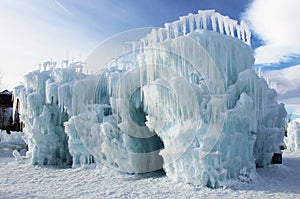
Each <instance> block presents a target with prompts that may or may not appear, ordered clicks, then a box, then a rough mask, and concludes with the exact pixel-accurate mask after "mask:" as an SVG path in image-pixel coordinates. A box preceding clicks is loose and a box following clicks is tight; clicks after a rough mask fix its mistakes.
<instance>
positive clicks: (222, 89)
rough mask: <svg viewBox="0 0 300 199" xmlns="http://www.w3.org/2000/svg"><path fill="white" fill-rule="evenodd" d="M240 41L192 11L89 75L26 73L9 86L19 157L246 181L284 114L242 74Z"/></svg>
mask: <svg viewBox="0 0 300 199" xmlns="http://www.w3.org/2000/svg"><path fill="white" fill-rule="evenodd" d="M250 35H251V34H250V31H249V28H248V26H247V25H246V24H245V23H244V22H241V23H240V24H238V22H237V21H235V20H231V19H229V18H228V17H224V16H222V15H220V14H219V13H216V12H214V11H213V10H210V11H199V13H198V14H194V15H193V14H189V15H187V16H183V17H180V19H179V20H178V21H175V22H172V23H167V24H165V27H164V28H160V29H153V31H152V32H151V33H149V34H148V35H147V36H146V37H144V38H141V39H139V40H137V41H134V42H131V43H132V46H131V47H130V50H129V51H126V52H124V53H123V54H121V55H118V56H115V58H114V60H113V61H112V62H111V63H110V64H109V65H108V66H107V68H106V69H105V70H102V71H101V72H100V73H98V74H97V75H88V74H84V73H83V72H82V63H80V62H78V63H73V64H71V65H70V66H68V67H66V68H55V64H54V65H51V63H48V69H46V70H43V71H34V72H31V73H29V74H28V75H26V76H25V85H24V86H19V87H16V88H15V93H16V97H17V98H19V99H20V100H21V103H22V107H21V111H22V112H21V116H22V120H23V121H24V122H25V123H26V129H25V131H26V134H25V140H26V142H27V143H28V146H29V151H28V153H27V157H28V158H31V160H32V163H33V164H58V165H61V164H71V162H72V164H73V167H77V166H81V165H86V164H90V163H93V162H96V163H101V164H105V165H106V166H109V167H112V168H114V169H118V170H120V171H124V172H128V173H144V172H151V171H155V170H158V169H161V168H162V169H163V170H164V171H165V172H166V174H167V176H168V177H170V178H172V179H175V180H180V181H185V182H188V183H193V184H195V185H205V186H209V187H218V186H219V185H220V184H221V183H222V181H223V180H226V179H238V178H242V179H245V178H248V177H249V173H250V171H251V170H252V169H254V168H255V167H256V166H265V165H268V164H270V163H271V159H272V156H273V154H274V153H275V152H280V150H279V144H280V143H281V142H282V140H283V132H284V130H283V127H284V124H285V117H286V111H285V109H284V105H283V104H278V103H277V100H276V92H275V90H272V89H269V88H268V85H267V84H266V82H265V81H264V80H263V79H261V78H259V77H258V76H257V75H256V73H255V72H254V71H253V70H252V69H251V68H252V66H253V63H254V58H253V55H252V49H251V47H250ZM100 47H101V46H100ZM105 50H106V49H105Z"/></svg>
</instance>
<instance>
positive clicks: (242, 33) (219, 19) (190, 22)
mask: <svg viewBox="0 0 300 199" xmlns="http://www.w3.org/2000/svg"><path fill="white" fill-rule="evenodd" d="M197 30H212V31H215V32H219V33H221V34H225V35H230V36H232V37H234V38H238V39H240V40H241V41H243V42H245V43H246V44H248V45H249V46H251V32H250V28H249V26H248V25H247V24H246V23H245V22H244V21H243V20H242V21H241V22H240V24H238V22H237V21H236V20H233V19H230V18H229V17H228V16H223V15H221V14H220V13H218V12H215V10H199V11H198V13H197V14H192V13H189V14H188V15H187V16H182V17H179V20H177V21H174V22H172V23H165V27H164V28H159V29H152V32H151V33H149V34H148V35H147V36H146V37H145V38H142V39H141V40H140V41H137V42H133V49H136V48H137V47H141V48H143V47H146V46H148V45H149V44H152V43H157V42H162V41H164V40H166V39H174V38H177V37H179V36H181V35H187V34H188V33H192V32H194V31H197Z"/></svg>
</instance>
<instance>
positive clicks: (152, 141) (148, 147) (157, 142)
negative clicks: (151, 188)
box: [129, 87, 165, 178]
mask: <svg viewBox="0 0 300 199" xmlns="http://www.w3.org/2000/svg"><path fill="white" fill-rule="evenodd" d="M143 100H144V97H143V94H142V93H141V88H140V87H139V88H137V89H136V90H135V91H134V92H133V93H132V95H131V96H130V99H129V115H130V117H131V119H132V121H133V122H134V123H135V124H137V125H138V126H140V127H145V128H147V127H146V121H147V112H146V110H145V108H144V103H143ZM154 133H155V132H154ZM137 139H138V142H140V144H142V146H144V148H143V149H142V150H140V151H139V152H143V153H145V152H146V153H149V152H153V151H158V150H162V149H163V148H164V143H163V141H162V140H161V139H160V137H159V136H158V135H157V134H156V133H155V134H154V135H153V136H152V137H149V138H137ZM161 168H162V165H161ZM164 175H165V171H164V170H163V169H160V170H157V171H151V172H148V173H144V174H138V176H137V178H139V177H140V178H149V177H158V176H164Z"/></svg>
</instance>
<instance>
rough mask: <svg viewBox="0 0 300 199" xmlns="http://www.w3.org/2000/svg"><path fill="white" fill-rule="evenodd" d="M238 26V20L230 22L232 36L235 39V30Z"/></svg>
mask: <svg viewBox="0 0 300 199" xmlns="http://www.w3.org/2000/svg"><path fill="white" fill-rule="evenodd" d="M236 25H237V21H236V20H230V23H229V29H230V35H231V36H232V37H235V35H234V29H235V27H236Z"/></svg>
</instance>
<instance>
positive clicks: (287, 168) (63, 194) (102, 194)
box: [0, 151, 300, 198]
mask: <svg viewBox="0 0 300 199" xmlns="http://www.w3.org/2000/svg"><path fill="white" fill-rule="evenodd" d="M0 156H1V157H0V198H161V197H164V198H200V197H201V198H300V152H284V154H283V156H284V157H283V165H272V166H269V167H267V168H258V169H257V172H254V173H253V176H252V177H253V178H252V181H251V182H232V183H228V186H227V187H223V188H220V189H210V188H206V187H195V186H193V185H189V184H184V183H178V182H172V181H171V180H170V179H168V178H167V177H166V176H164V174H163V173H162V172H156V173H150V174H143V175H129V174H122V173H119V172H117V171H114V170H111V169H109V168H106V167H101V166H98V167H96V168H78V169H71V168H55V167H38V166H32V165H30V164H26V163H25V164H18V163H17V162H16V161H15V160H14V159H13V157H12V155H10V152H9V151H1V153H0Z"/></svg>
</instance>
